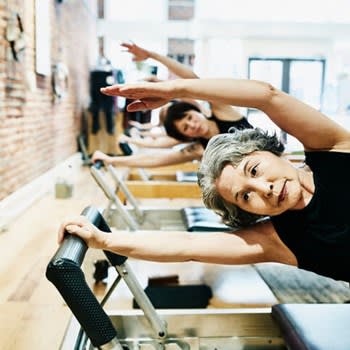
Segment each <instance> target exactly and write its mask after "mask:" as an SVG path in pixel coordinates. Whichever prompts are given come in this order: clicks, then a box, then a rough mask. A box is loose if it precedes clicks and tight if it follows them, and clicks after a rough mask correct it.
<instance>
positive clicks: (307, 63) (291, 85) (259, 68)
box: [248, 57, 326, 110]
mask: <svg viewBox="0 0 350 350" xmlns="http://www.w3.org/2000/svg"><path fill="white" fill-rule="evenodd" d="M325 65H326V61H325V59H299V58H255V57H253V58H249V66H248V77H249V79H256V80H263V81H267V82H269V83H271V84H272V85H274V86H275V87H276V88H278V89H280V90H282V91H284V92H287V93H289V94H291V95H292V96H295V97H296V98H298V99H299V100H301V101H303V102H305V103H307V104H310V105H311V106H313V107H314V108H316V109H318V110H320V109H321V106H322V96H323V88H324V74H325Z"/></svg>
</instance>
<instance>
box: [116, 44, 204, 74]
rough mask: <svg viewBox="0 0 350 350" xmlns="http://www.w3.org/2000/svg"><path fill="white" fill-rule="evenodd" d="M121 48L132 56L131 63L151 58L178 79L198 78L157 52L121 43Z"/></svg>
mask: <svg viewBox="0 0 350 350" xmlns="http://www.w3.org/2000/svg"><path fill="white" fill-rule="evenodd" d="M121 46H123V47H125V48H126V49H127V51H128V52H130V53H131V54H133V55H134V57H133V61H144V60H146V59H148V58H152V59H154V60H155V61H158V62H159V63H162V64H163V65H164V66H165V67H167V68H168V69H169V70H170V71H171V72H173V73H174V74H176V75H177V76H178V77H179V78H183V79H195V78H198V76H197V75H196V74H195V73H194V72H193V71H192V69H191V68H189V67H188V66H186V65H185V64H182V63H180V62H177V61H176V60H173V59H172V58H170V57H167V56H163V55H160V54H158V53H157V52H154V51H150V50H146V49H144V48H142V47H140V46H137V45H136V44H134V43H132V44H130V43H122V44H121Z"/></svg>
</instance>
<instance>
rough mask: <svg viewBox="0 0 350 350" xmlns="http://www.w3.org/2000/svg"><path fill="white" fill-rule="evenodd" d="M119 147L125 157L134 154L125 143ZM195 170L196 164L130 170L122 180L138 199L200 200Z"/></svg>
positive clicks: (187, 163)
mask: <svg viewBox="0 0 350 350" xmlns="http://www.w3.org/2000/svg"><path fill="white" fill-rule="evenodd" d="M119 147H120V149H121V150H122V152H123V153H124V155H126V156H128V155H131V154H133V153H134V150H133V149H132V147H131V146H130V145H129V144H127V143H123V142H121V143H119ZM197 170H198V163H196V162H186V163H182V164H176V165H168V166H162V167H156V168H150V169H144V168H134V169H133V168H131V169H129V171H128V172H127V173H126V174H125V176H124V177H123V180H124V181H125V183H126V184H127V185H128V187H129V190H130V192H132V193H133V194H134V196H135V197H138V198H163V197H168V198H180V197H181V198H200V190H199V187H198V185H197Z"/></svg>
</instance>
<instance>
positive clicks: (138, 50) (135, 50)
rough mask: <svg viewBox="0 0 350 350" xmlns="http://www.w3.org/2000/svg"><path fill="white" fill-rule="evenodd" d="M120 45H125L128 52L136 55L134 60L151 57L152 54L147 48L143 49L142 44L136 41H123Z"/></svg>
mask: <svg viewBox="0 0 350 350" xmlns="http://www.w3.org/2000/svg"><path fill="white" fill-rule="evenodd" d="M120 46H123V47H125V48H126V51H127V52H129V53H131V54H133V55H134V57H133V58H132V60H133V61H134V62H139V61H144V60H147V58H149V57H150V54H149V52H148V51H147V50H145V49H143V48H142V47H140V46H137V45H136V44H134V43H131V44H129V43H121V44H120Z"/></svg>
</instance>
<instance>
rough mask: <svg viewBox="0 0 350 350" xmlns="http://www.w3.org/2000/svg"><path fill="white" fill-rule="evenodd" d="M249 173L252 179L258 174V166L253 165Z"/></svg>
mask: <svg viewBox="0 0 350 350" xmlns="http://www.w3.org/2000/svg"><path fill="white" fill-rule="evenodd" d="M250 173H251V174H252V176H253V177H255V176H256V174H257V173H258V165H255V166H254V167H253V168H252V169H251V170H250Z"/></svg>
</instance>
